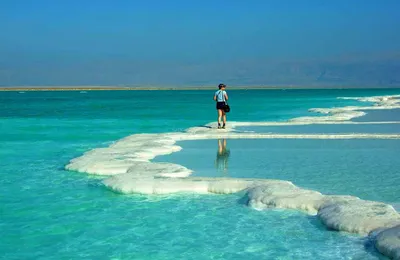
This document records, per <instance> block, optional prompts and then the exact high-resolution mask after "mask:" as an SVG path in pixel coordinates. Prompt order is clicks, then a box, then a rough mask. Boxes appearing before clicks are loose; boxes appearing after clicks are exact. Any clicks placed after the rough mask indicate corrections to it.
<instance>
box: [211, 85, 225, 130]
mask: <svg viewBox="0 0 400 260" xmlns="http://www.w3.org/2000/svg"><path fill="white" fill-rule="evenodd" d="M218 89H219V90H218V91H217V92H215V94H214V100H215V101H216V102H217V110H218V129H220V128H225V126H226V112H225V110H224V108H225V105H226V101H227V100H228V94H227V93H226V91H225V89H226V85H225V84H219V85H218ZM221 121H222V123H223V124H222V127H221Z"/></svg>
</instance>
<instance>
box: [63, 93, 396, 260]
mask: <svg viewBox="0 0 400 260" xmlns="http://www.w3.org/2000/svg"><path fill="white" fill-rule="evenodd" d="M398 97H400V95H399V96H380V97H366V98H345V99H357V100H360V101H363V102H372V103H375V104H374V105H372V106H368V107H343V108H331V109H313V111H314V112H318V113H322V114H326V116H319V117H301V118H295V119H293V120H290V121H288V122H230V124H229V128H227V129H224V130H216V129H215V128H216V127H215V124H209V125H207V126H205V127H193V128H190V129H188V130H187V131H186V132H182V133H164V134H136V135H132V136H128V137H126V138H123V139H121V140H120V141H118V142H115V143H114V144H112V145H110V146H109V147H107V148H98V149H94V150H92V151H89V152H87V153H85V154H84V155H82V156H81V157H79V158H76V159H73V160H71V162H70V163H69V164H68V165H67V166H66V169H68V170H74V171H78V172H85V173H89V174H98V175H109V176H111V177H108V178H107V179H105V180H104V181H103V183H104V185H105V186H106V187H108V188H109V189H112V190H114V191H116V192H121V193H141V194H169V193H177V192H190V193H200V194H205V193H216V194H229V193H235V192H239V191H246V193H245V194H246V195H245V198H246V199H247V204H248V205H249V206H250V207H253V208H255V209H268V208H287V209H298V210H303V211H306V212H308V213H309V214H317V215H318V217H319V218H320V219H321V221H322V223H324V224H325V225H326V226H327V227H328V228H330V229H334V230H338V231H347V232H354V233H360V234H367V233H369V232H370V234H371V236H375V241H376V247H377V249H378V250H379V251H380V252H381V253H382V254H385V255H387V256H389V257H391V258H393V259H400V215H399V213H398V212H397V211H396V210H395V209H394V208H393V207H392V206H390V205H387V204H383V203H380V202H373V201H365V200H361V199H359V198H357V197H353V196H331V195H329V196H328V195H323V194H321V193H319V192H317V191H313V190H307V189H302V188H300V187H297V186H295V185H294V184H293V183H291V182H289V181H282V180H261V179H234V178H192V177H188V176H190V174H191V173H192V171H191V170H190V169H187V168H186V167H184V166H182V165H177V164H173V163H153V162H151V161H150V160H151V159H153V158H154V157H156V156H158V155H165V154H170V153H173V152H177V151H180V150H181V147H179V146H177V145H176V142H177V141H182V140H202V139H218V138H230V139H235V138H237V139H239V138H243V139H255V138H296V139H299V138H303V139H304V138H309V139H352V138H382V139H400V135H398V134H340V135H338V134H318V135H312V134H256V133H238V132H236V131H235V127H236V126H256V125H260V126H261V125H264V126H266V125H270V126H272V125H306V124H343V123H346V124H365V123H362V122H351V121H348V120H350V119H352V118H355V117H358V116H362V115H364V114H365V112H362V110H370V109H392V108H400V103H399V100H398V99H396V98H398ZM375 123H400V122H375ZM372 234H373V235H372Z"/></svg>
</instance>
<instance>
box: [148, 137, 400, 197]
mask: <svg viewBox="0 0 400 260" xmlns="http://www.w3.org/2000/svg"><path fill="white" fill-rule="evenodd" d="M226 141H227V143H226V148H227V150H228V151H229V156H227V157H226V158H224V159H223V160H224V162H221V158H218V156H217V151H218V141H217V140H205V141H201V142H198V141H197V142H196V141H182V142H179V143H178V145H180V146H182V148H183V150H182V151H181V152H179V153H173V154H171V155H166V156H161V157H157V158H156V159H155V161H168V162H174V163H177V164H181V165H184V166H186V167H188V168H189V169H192V170H194V171H195V172H194V174H193V176H205V177H234V178H261V179H281V180H289V181H292V182H293V183H295V184H296V185H298V186H301V187H304V188H308V189H312V190H317V191H320V192H322V193H324V194H336V195H339V194H340V195H353V196H358V197H361V198H362V199H366V200H374V201H382V202H386V203H396V204H397V203H400V194H399V190H398V187H400V174H399V169H400V160H398V155H399V154H400V140H377V139H367V140H359V139H350V140H308V139H294V140H292V139H265V140H262V139H254V140H229V139H228V140H226ZM222 163H224V167H221V164H222Z"/></svg>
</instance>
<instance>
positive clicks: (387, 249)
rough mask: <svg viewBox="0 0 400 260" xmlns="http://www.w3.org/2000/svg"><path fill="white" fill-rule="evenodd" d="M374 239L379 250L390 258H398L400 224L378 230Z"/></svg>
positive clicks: (396, 259) (399, 251)
mask: <svg viewBox="0 0 400 260" xmlns="http://www.w3.org/2000/svg"><path fill="white" fill-rule="evenodd" d="M375 239H376V243H375V246H376V248H377V249H378V250H379V252H381V253H382V254H384V255H386V256H388V257H390V258H392V259H395V260H399V259H400V225H398V226H395V227H392V228H388V229H383V230H381V231H379V233H378V235H377V236H376V238H375Z"/></svg>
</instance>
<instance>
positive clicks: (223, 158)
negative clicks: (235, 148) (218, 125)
mask: <svg viewBox="0 0 400 260" xmlns="http://www.w3.org/2000/svg"><path fill="white" fill-rule="evenodd" d="M230 153H231V151H230V150H229V149H227V148H226V139H219V140H218V152H217V158H216V160H215V167H216V168H217V171H218V172H221V173H222V174H223V175H228V160H229V155H230Z"/></svg>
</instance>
